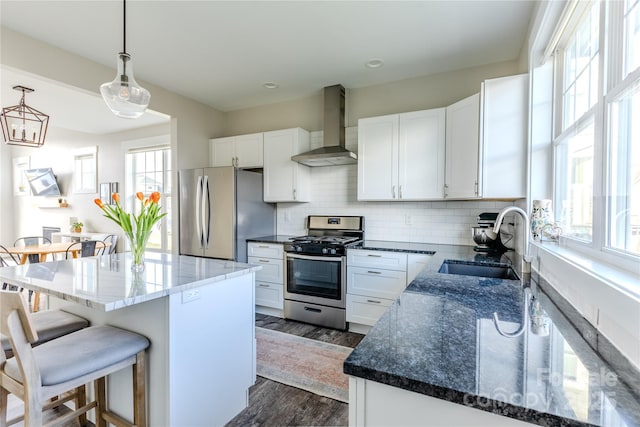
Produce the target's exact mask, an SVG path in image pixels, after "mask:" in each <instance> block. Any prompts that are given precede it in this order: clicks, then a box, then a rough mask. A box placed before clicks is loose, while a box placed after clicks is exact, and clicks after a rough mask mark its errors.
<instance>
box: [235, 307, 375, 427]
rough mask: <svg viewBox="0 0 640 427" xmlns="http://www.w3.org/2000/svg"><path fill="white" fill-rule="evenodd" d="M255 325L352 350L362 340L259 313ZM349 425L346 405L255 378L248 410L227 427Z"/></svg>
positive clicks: (350, 333)
mask: <svg viewBox="0 0 640 427" xmlns="http://www.w3.org/2000/svg"><path fill="white" fill-rule="evenodd" d="M256 326H260V327H263V328H268V329H273V330H276V331H280V332H286V333H289V334H293V335H298V336H301V337H305V338H311V339H315V340H318V341H324V342H328V343H331V344H337V345H343V346H346V347H352V348H353V347H355V346H356V345H358V343H359V342H360V340H362V338H364V335H360V334H355V333H352V332H343V331H337V330H334V329H328V328H322V327H318V326H313V325H308V324H306V323H300V322H295V321H292V320H284V319H280V318H278V317H273V316H265V315H262V314H256ZM348 423H349V406H348V404H346V403H343V402H339V401H337V400H333V399H329V398H327V397H322V396H318V395H316V394H313V393H309V392H308V391H305V390H301V389H298V388H295V387H291V386H288V385H284V384H281V383H278V382H275V381H271V380H268V379H266V378H262V377H258V378H257V381H256V383H255V384H254V385H253V386H252V387H251V389H250V390H249V407H247V408H246V409H245V410H244V411H242V412H241V413H239V414H238V415H237V416H236V417H235V418H234V419H233V420H231V421H230V422H229V423H228V424H227V426H226V427H245V426H264V427H271V426H346V425H348Z"/></svg>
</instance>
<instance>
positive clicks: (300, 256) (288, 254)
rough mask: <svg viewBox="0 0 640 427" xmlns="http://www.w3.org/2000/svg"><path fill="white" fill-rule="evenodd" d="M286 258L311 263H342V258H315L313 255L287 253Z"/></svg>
mask: <svg viewBox="0 0 640 427" xmlns="http://www.w3.org/2000/svg"><path fill="white" fill-rule="evenodd" d="M287 258H297V259H308V260H311V261H332V260H334V261H342V259H343V258H344V256H342V255H339V256H315V255H300V254H294V253H290V252H287Z"/></svg>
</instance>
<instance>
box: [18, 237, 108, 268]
mask: <svg viewBox="0 0 640 427" xmlns="http://www.w3.org/2000/svg"><path fill="white" fill-rule="evenodd" d="M75 243H77V242H75ZM75 243H70V242H56V243H41V244H37V245H28V246H11V247H8V248H6V249H7V252H9V253H10V254H11V255H18V256H20V264H26V263H27V260H28V259H29V255H38V256H39V257H40V262H46V261H47V256H48V255H52V254H61V253H66V252H67V249H69V247H70V246H71V245H74V244H75ZM109 245H110V244H109V242H101V241H98V242H97V243H96V250H98V249H102V248H106V247H107V246H109ZM81 249H82V247H81V245H76V247H75V248H73V249H72V250H70V251H69V252H71V256H73V257H74V258H77V257H78V254H79V253H80V250H81Z"/></svg>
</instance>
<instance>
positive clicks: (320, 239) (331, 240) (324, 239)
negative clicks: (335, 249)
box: [292, 236, 359, 245]
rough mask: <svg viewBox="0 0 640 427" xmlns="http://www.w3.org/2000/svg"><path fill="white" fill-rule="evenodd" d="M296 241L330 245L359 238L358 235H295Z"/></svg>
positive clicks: (342, 243)
mask: <svg viewBox="0 0 640 427" xmlns="http://www.w3.org/2000/svg"><path fill="white" fill-rule="evenodd" d="M292 240H293V242H295V243H313V244H317V245H322V244H330V245H346V244H349V243H351V242H355V241H356V240H359V238H358V237H342V236H299V237H294V238H293V239H292Z"/></svg>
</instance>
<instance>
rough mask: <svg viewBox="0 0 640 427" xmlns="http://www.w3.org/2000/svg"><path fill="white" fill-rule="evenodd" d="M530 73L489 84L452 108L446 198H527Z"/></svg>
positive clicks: (493, 80) (449, 125) (495, 80)
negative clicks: (478, 92)
mask: <svg viewBox="0 0 640 427" xmlns="http://www.w3.org/2000/svg"><path fill="white" fill-rule="evenodd" d="M527 94H528V79H527V75H526V74H522V75H517V76H509V77H501V78H498V79H490V80H486V81H485V82H484V83H483V84H482V89H481V92H480V94H476V95H472V96H470V97H469V98H465V99H463V100H462V101H459V102H456V103H455V104H453V105H451V106H449V107H447V160H446V164H447V168H446V173H445V176H446V178H445V198H446V199H459V200H460V199H475V198H483V199H518V198H522V197H525V195H526V170H527V163H526V154H527V134H526V131H527V99H528V95H527Z"/></svg>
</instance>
